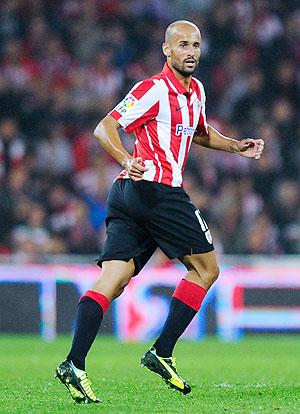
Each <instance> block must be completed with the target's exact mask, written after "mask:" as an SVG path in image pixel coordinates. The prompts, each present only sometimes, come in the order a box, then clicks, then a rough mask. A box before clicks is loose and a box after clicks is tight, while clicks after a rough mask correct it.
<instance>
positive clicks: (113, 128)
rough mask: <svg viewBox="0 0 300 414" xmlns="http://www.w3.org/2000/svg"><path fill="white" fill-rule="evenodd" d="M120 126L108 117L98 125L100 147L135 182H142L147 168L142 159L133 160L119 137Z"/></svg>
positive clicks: (95, 132) (96, 135) (96, 131)
mask: <svg viewBox="0 0 300 414" xmlns="http://www.w3.org/2000/svg"><path fill="white" fill-rule="evenodd" d="M119 128H120V124H119V123H118V122H117V121H116V120H115V119H114V118H113V117H112V116H111V115H107V116H106V117H105V118H103V119H102V121H101V122H99V124H98V125H97V127H96V129H95V131H94V135H95V137H96V138H97V139H98V141H99V143H100V145H101V146H102V147H103V148H104V149H105V150H106V151H107V152H108V153H109V154H110V155H111V156H112V157H113V158H114V159H115V160H116V161H118V163H119V164H121V165H122V167H123V168H125V170H126V171H127V172H128V174H129V177H130V178H131V179H132V180H133V181H140V180H142V178H143V173H144V171H147V168H146V167H144V166H143V164H142V159H141V157H137V158H133V157H132V156H131V155H130V154H129V152H128V151H126V149H125V148H124V146H123V145H122V142H121V138H120V135H119V131H118V130H119Z"/></svg>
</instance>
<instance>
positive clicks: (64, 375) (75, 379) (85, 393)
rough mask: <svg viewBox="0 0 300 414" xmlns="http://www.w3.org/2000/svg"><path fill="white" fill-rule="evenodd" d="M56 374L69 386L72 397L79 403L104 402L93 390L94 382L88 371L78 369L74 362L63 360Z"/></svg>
mask: <svg viewBox="0 0 300 414" xmlns="http://www.w3.org/2000/svg"><path fill="white" fill-rule="evenodd" d="M75 371H76V372H75ZM55 376H56V377H57V378H58V379H59V380H60V381H61V382H62V384H64V385H65V386H66V387H67V389H68V391H69V393H70V394H71V397H72V398H73V400H74V401H76V402H77V403H85V404H89V403H100V402H102V401H100V400H99V398H97V397H96V395H95V393H94V391H93V390H92V384H91V381H90V380H89V379H88V377H87V375H86V372H85V371H81V370H77V369H76V368H75V367H74V365H73V363H72V362H69V361H64V362H62V363H61V364H60V365H59V366H58V367H57V368H56V375H55Z"/></svg>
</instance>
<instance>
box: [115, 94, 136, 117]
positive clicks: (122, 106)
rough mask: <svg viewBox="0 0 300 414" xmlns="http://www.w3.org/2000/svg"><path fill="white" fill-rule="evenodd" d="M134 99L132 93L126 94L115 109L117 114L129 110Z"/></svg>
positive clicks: (133, 103)
mask: <svg viewBox="0 0 300 414" xmlns="http://www.w3.org/2000/svg"><path fill="white" fill-rule="evenodd" d="M136 101H137V100H136V98H135V97H134V96H133V95H127V96H126V98H124V99H123V101H122V102H120V103H119V105H118V106H117V107H116V110H117V111H118V112H119V114H125V112H127V111H130V110H131V109H132V108H133V107H134V105H135V103H136Z"/></svg>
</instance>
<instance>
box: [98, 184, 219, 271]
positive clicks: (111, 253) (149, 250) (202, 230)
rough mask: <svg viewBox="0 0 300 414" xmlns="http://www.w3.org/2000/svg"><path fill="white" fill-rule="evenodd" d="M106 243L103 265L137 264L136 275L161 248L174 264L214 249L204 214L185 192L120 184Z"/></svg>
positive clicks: (110, 201)
mask: <svg viewBox="0 0 300 414" xmlns="http://www.w3.org/2000/svg"><path fill="white" fill-rule="evenodd" d="M106 235H107V238H106V241H105V243H104V247H103V251H102V254H101V256H100V257H99V259H98V262H97V264H98V265H99V266H101V264H102V262H104V261H108V260H125V261H129V260H130V259H131V258H133V259H134V263H135V275H136V274H138V273H139V272H140V271H141V269H142V268H143V267H144V266H145V264H146V263H147V261H148V260H149V259H150V257H151V256H152V255H153V253H154V252H155V250H156V248H157V247H159V248H160V249H161V250H162V251H163V252H164V253H165V255H166V256H167V257H168V258H169V259H175V258H180V257H182V256H185V255H187V254H189V255H190V254H195V253H207V252H210V251H212V250H214V246H213V243H212V239H211V235H210V231H209V229H208V226H207V224H206V222H205V221H204V219H203V218H202V216H201V213H200V212H199V210H198V209H197V208H196V207H195V206H194V205H193V204H192V202H191V201H190V198H189V196H188V195H187V193H186V192H185V191H184V190H183V189H182V188H181V187H170V186H168V185H165V184H160V183H156V182H151V181H145V180H142V181H137V182H135V181H132V180H131V179H123V180H121V179H120V180H116V181H115V182H114V184H113V186H112V188H111V191H110V194H109V196H108V212H107V218H106Z"/></svg>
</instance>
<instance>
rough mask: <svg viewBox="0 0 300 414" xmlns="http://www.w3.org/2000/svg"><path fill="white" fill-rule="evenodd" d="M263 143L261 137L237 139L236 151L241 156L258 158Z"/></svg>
mask: <svg viewBox="0 0 300 414" xmlns="http://www.w3.org/2000/svg"><path fill="white" fill-rule="evenodd" d="M264 146H265V143H264V141H263V140H262V139H252V138H245V139H242V140H241V141H238V144H237V147H238V153H239V154H240V155H241V156H242V157H247V158H255V159H256V160H259V159H260V156H261V154H262V152H263V150H264Z"/></svg>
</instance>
